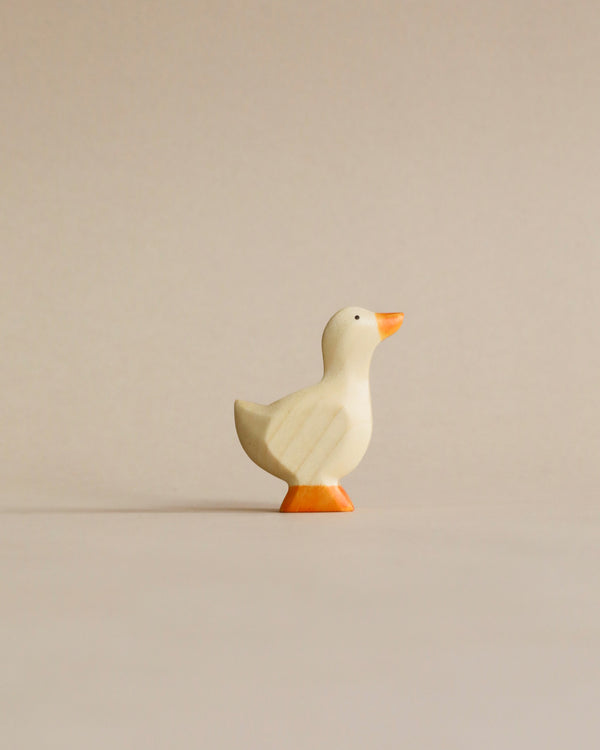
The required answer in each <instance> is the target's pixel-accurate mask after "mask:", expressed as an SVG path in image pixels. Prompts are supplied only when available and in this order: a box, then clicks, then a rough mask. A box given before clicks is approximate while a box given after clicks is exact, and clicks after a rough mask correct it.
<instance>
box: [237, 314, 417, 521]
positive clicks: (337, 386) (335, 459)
mask: <svg viewBox="0 0 600 750" xmlns="http://www.w3.org/2000/svg"><path fill="white" fill-rule="evenodd" d="M386 316H387V317H386ZM391 316H393V319H392V317H391ZM402 320H403V315H402V313H388V314H376V313H372V312H370V311H369V310H364V309H362V308H345V309H344V310H340V311H339V312H338V313H336V314H335V315H334V316H333V318H331V320H330V321H329V323H328V324H327V327H326V328H325V332H324V334H323V341H322V349H323V361H324V374H323V378H322V380H321V381H320V382H319V383H316V384H315V385H312V386H309V387H308V388H303V389H302V390H300V391H297V392H295V393H292V394H290V395H289V396H285V397H284V398H281V399H279V400H278V401H275V402H273V403H272V404H268V405H262V404H254V403H251V402H248V401H240V400H238V401H236V402H235V404H234V416H235V426H236V430H237V434H238V437H239V439H240V443H241V444H242V447H243V448H244V450H245V451H246V453H247V454H248V456H249V457H250V458H251V459H252V461H254V462H255V463H256V464H258V466H260V467H261V468H263V469H264V470H265V471H267V472H269V473H270V474H273V475H274V476H276V477H279V478H280V479H282V480H284V481H285V482H287V483H288V485H289V488H290V489H289V491H288V494H287V495H286V498H285V500H284V503H283V505H282V507H281V510H282V511H316V510H353V505H352V503H351V501H350V499H349V498H348V496H347V495H346V493H345V491H344V490H343V489H342V488H341V487H340V486H339V480H340V479H341V477H343V476H345V475H346V474H348V473H349V472H351V471H352V470H353V469H354V468H356V466H357V465H358V464H359V463H360V461H361V459H362V458H363V456H364V454H365V452H366V450H367V448H368V445H369V442H370V440H371V433H372V428H373V421H372V412H371V394H370V387H369V367H370V362H371V356H372V354H373V351H374V349H375V346H376V345H377V343H379V341H380V340H381V339H382V338H385V337H386V336H387V335H389V332H388V331H390V329H391V328H392V327H394V326H395V327H394V330H397V328H399V327H400V325H401V324H402ZM361 321H362V322H361ZM386 325H387V328H386ZM391 332H393V331H391Z"/></svg>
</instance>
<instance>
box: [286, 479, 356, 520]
mask: <svg viewBox="0 0 600 750" xmlns="http://www.w3.org/2000/svg"><path fill="white" fill-rule="evenodd" d="M351 510H354V505H352V500H350V498H349V497H348V495H347V494H346V490H345V489H344V488H343V487H340V486H339V484H335V485H331V486H329V485H323V484H318V485H308V484H300V485H295V486H294V487H290V488H289V490H288V491H287V495H286V496H285V497H284V499H283V503H282V504H281V508H280V509H279V511H280V512H281V513H339V512H340V511H341V512H348V511H351Z"/></svg>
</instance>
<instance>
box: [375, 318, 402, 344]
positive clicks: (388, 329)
mask: <svg viewBox="0 0 600 750" xmlns="http://www.w3.org/2000/svg"><path fill="white" fill-rule="evenodd" d="M375 317H376V318H377V327H378V328H379V335H380V336H381V338H382V339H387V337H388V336H391V335H392V333H396V331H397V330H398V328H400V326H401V325H402V322H403V321H404V313H375Z"/></svg>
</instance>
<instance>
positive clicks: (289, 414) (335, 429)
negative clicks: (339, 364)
mask: <svg viewBox="0 0 600 750" xmlns="http://www.w3.org/2000/svg"><path fill="white" fill-rule="evenodd" d="M267 408H269V409H273V412H272V416H271V419H270V420H269V424H268V427H267V431H266V434H265V442H266V445H267V447H268V452H269V454H270V455H271V456H272V458H273V460H274V461H276V462H277V464H278V465H280V466H282V467H283V468H284V469H285V472H286V475H285V476H282V479H285V480H286V481H287V482H288V483H291V484H315V483H321V481H322V476H323V470H324V466H326V464H327V462H328V459H329V457H330V456H331V455H332V454H333V452H334V451H335V449H336V448H337V446H338V445H339V443H340V442H341V441H342V439H343V437H344V436H345V435H346V433H347V432H348V430H349V427H350V425H349V419H348V413H347V411H346V409H345V408H344V406H343V404H342V403H340V401H339V400H338V399H331V398H327V394H325V393H323V390H322V386H320V385H317V386H313V387H311V388H307V389H305V390H303V391H299V392H298V393H294V394H292V395H290V396H286V398H284V399H281V400H280V401H276V402H275V403H274V404H271V405H270V407H267ZM278 476H281V475H278ZM336 481H337V479H332V483H335V482H336Z"/></svg>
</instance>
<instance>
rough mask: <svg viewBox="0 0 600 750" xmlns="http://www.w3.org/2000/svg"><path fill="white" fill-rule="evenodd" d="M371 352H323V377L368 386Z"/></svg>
mask: <svg viewBox="0 0 600 750" xmlns="http://www.w3.org/2000/svg"><path fill="white" fill-rule="evenodd" d="M372 356H373V352H372V351H371V352H368V353H367V352H361V353H360V356H357V353H354V356H351V357H348V356H341V355H340V354H338V353H337V352H333V353H330V352H323V379H324V380H338V381H340V382H343V383H349V384H350V383H351V384H359V383H363V384H365V385H366V386H367V387H368V386H369V371H370V368H371V358H372Z"/></svg>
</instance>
